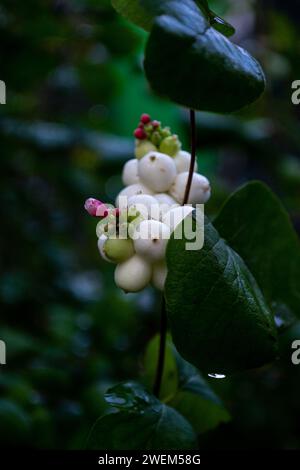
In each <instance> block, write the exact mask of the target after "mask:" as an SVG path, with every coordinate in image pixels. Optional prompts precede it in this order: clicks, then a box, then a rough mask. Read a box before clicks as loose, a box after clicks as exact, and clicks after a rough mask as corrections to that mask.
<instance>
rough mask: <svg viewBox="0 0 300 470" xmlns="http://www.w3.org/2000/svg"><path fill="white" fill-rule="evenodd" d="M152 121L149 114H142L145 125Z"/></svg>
mask: <svg viewBox="0 0 300 470" xmlns="http://www.w3.org/2000/svg"><path fill="white" fill-rule="evenodd" d="M150 121H151V117H150V116H149V114H142V116H141V122H142V123H143V124H149V122H150Z"/></svg>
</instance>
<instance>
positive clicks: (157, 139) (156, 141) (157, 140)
mask: <svg viewBox="0 0 300 470" xmlns="http://www.w3.org/2000/svg"><path fill="white" fill-rule="evenodd" d="M161 141H162V136H161V133H160V132H159V131H155V132H153V134H152V136H151V142H152V144H153V145H155V147H156V148H157V149H158V148H159V146H160V144H161Z"/></svg>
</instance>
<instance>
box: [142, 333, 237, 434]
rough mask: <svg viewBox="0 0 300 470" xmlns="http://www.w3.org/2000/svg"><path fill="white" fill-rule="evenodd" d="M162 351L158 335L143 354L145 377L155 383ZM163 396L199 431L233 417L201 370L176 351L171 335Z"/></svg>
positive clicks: (148, 382) (161, 392)
mask: <svg viewBox="0 0 300 470" xmlns="http://www.w3.org/2000/svg"><path fill="white" fill-rule="evenodd" d="M158 351H159V335H157V336H155V337H154V338H153V339H152V340H151V341H150V343H149V344H148V346H147V350H146V354H145V357H144V369H145V379H146V382H147V384H149V386H151V385H153V383H154V379H155V369H156V366H157V360H158ZM160 399H161V400H162V401H163V402H164V403H167V404H169V405H171V406H172V407H173V408H175V409H176V410H177V411H179V412H180V414H182V415H183V416H184V417H185V418H186V419H187V420H188V421H189V422H190V423H191V424H192V426H193V428H194V429H195V431H196V432H197V433H202V432H205V431H207V430H209V429H213V428H215V427H216V426H218V424H220V423H221V422H227V421H229V419H230V415H229V413H228V411H227V410H226V409H225V407H224V405H223V403H222V401H221V400H220V399H219V397H218V396H217V395H216V394H215V393H214V391H213V390H212V389H211V387H210V386H209V384H208V383H207V382H206V381H205V380H204V378H203V377H202V376H201V374H200V372H199V371H198V370H197V369H196V368H195V367H194V366H192V365H191V364H189V363H188V362H186V361H185V360H184V359H183V358H182V357H181V356H180V355H179V354H178V352H177V351H176V349H175V347H174V345H173V343H172V340H171V337H170V336H168V339H167V345H166V355H165V363H164V373H163V379H162V384H161V391H160Z"/></svg>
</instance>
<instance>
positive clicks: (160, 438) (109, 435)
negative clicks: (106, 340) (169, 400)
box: [88, 382, 197, 450]
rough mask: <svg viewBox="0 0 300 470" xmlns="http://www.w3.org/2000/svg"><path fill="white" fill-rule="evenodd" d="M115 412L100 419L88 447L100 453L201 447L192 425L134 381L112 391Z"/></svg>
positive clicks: (110, 394) (110, 395)
mask: <svg viewBox="0 0 300 470" xmlns="http://www.w3.org/2000/svg"><path fill="white" fill-rule="evenodd" d="M106 400H107V402H108V403H109V404H110V405H111V406H112V407H113V408H114V409H115V412H113V413H111V414H108V415H105V416H103V417H102V418H100V419H99V420H98V421H97V422H96V424H95V426H94V428H93V429H92V432H91V434H90V437H89V442H88V447H89V448H90V449H97V450H179V449H180V450H183V449H186V450H188V449H195V448H197V440H196V435H195V433H194V431H193V429H192V427H191V425H190V424H189V423H188V422H187V421H186V420H185V418H183V417H182V416H181V415H180V414H179V413H178V412H177V411H176V410H174V409H172V408H170V407H168V406H166V405H164V404H163V403H161V402H160V401H159V400H158V399H157V398H155V397H154V396H153V395H150V394H149V393H148V392H147V391H146V390H145V389H144V388H143V387H142V386H141V385H139V384H137V383H135V382H130V383H126V384H120V385H117V386H116V387H114V388H112V389H110V390H109V391H108V393H107V394H106Z"/></svg>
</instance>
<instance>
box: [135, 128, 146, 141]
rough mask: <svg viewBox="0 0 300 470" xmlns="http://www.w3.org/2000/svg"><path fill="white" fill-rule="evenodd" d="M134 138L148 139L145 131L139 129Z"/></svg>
mask: <svg viewBox="0 0 300 470" xmlns="http://www.w3.org/2000/svg"><path fill="white" fill-rule="evenodd" d="M134 136H135V137H136V138H137V139H139V140H145V139H147V134H146V132H145V131H144V129H141V128H138V129H136V130H135V131H134Z"/></svg>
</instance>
